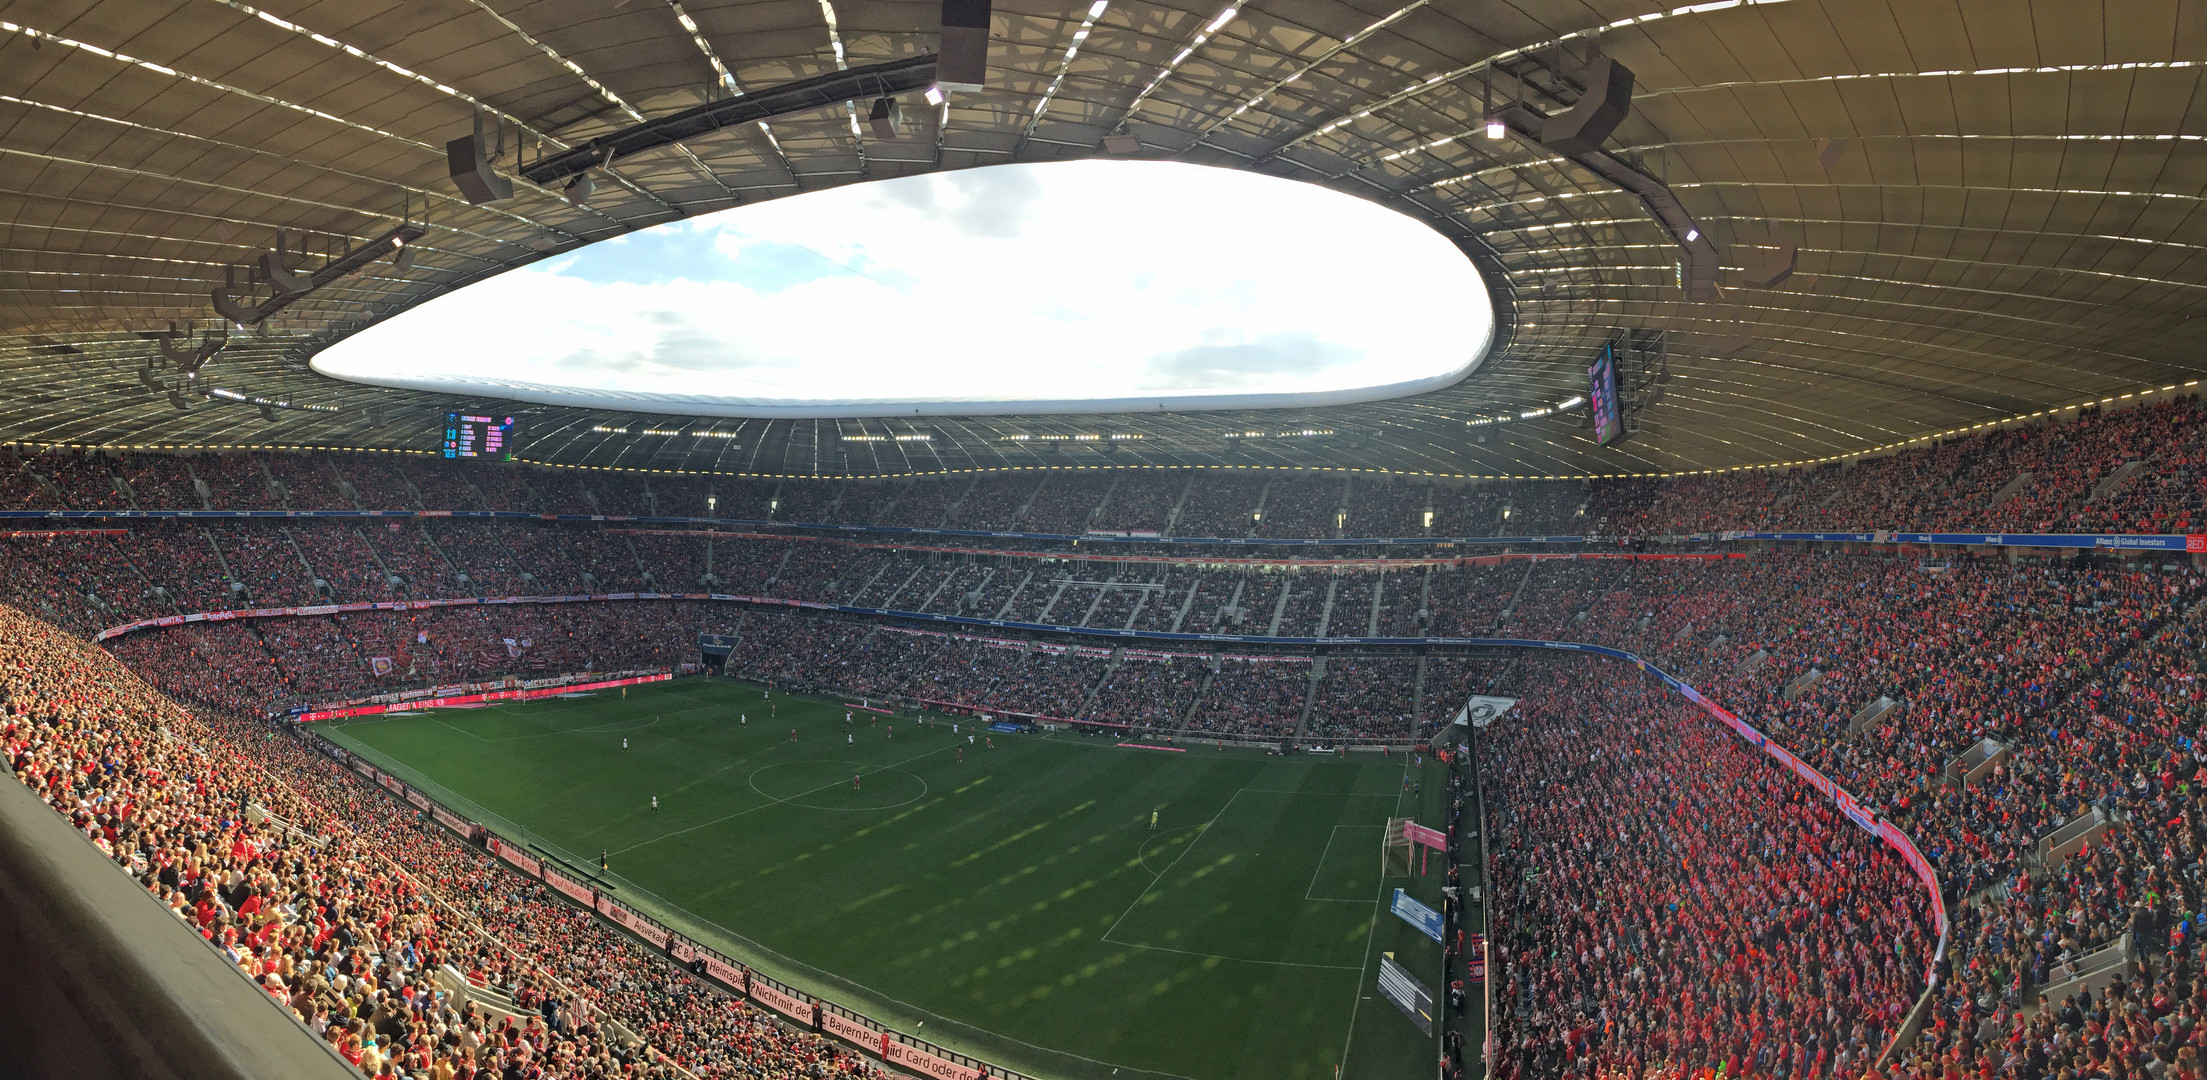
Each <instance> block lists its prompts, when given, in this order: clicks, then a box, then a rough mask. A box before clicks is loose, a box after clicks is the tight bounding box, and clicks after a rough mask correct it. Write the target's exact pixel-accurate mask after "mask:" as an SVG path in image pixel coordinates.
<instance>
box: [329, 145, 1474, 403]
mask: <svg viewBox="0 0 2207 1080" xmlns="http://www.w3.org/2000/svg"><path fill="white" fill-rule="evenodd" d="M1493 332H1494V311H1493V305H1492V303H1491V302H1490V300H1489V299H1488V296H1487V291H1486V287H1485V285H1484V283H1482V282H1481V280H1480V278H1479V275H1478V273H1477V272H1476V271H1475V270H1474V269H1473V268H1472V265H1471V263H1470V262H1469V260H1467V259H1466V258H1465V257H1464V255H1463V254H1462V253H1461V252H1459V251H1458V250H1457V249H1456V247H1455V245H1453V244H1451V243H1450V242H1449V241H1448V240H1446V239H1444V238H1443V237H1442V236H1441V235H1440V234H1438V233H1436V232H1434V231H1433V230H1432V229H1430V228H1428V227H1427V226H1426V225H1425V224H1423V223H1422V222H1419V221H1417V220H1414V219H1412V218H1409V217H1406V216H1404V215H1402V214H1400V213H1397V212H1395V211H1393V210H1390V209H1387V208H1385V207H1382V206H1379V205H1377V204H1375V203H1372V202H1368V201H1366V200H1363V199H1358V198H1355V197H1352V196H1348V195H1343V194H1340V193H1338V192H1334V191H1329V190H1326V189H1324V188H1320V187H1317V186H1315V185H1310V184H1304V183H1298V182H1295V181H1290V180H1281V179H1276V178H1273V177H1266V176H1260V175H1256V174H1253V173H1247V172H1241V171H1236V170H1228V169H1216V168H1208V167H1203V166H1195V165H1182V164H1177V163H1171V162H1135V161H1078V162H1057V163H1049V164H1032V165H1000V166H992V167H988V168H979V169H967V170H962V171H955V172H936V173H927V174H923V175H918V176H908V177H899V178H896V179H892V180H882V181H876V182H872V183H863V184H852V185H848V186H845V187H839V188H832V189H828V190H824V191H818V192H812V193H807V194H803V195H796V196H791V197H789V198H784V199H776V200H772V201H768V202H761V203H757V204H754V205H749V206H741V207H736V208H734V209H730V210H723V211H719V212H717V213H713V214H707V215H702V216H699V217H696V218H691V219H688V220H684V221H678V222H671V223H668V224H665V225H659V226H654V227H652V228H649V229H644V230H641V231H639V232H635V233H630V234H628V235H625V236H621V237H618V238H615V239H612V240H608V241H604V242H602V243H597V244H592V245H590V246H588V247H585V248H582V249H580V250H578V251H575V252H572V253H568V254H564V255H560V256H557V257H554V258H550V259H546V260H543V261H541V262H537V263H534V264H532V265H529V266H526V267H522V268H520V269H516V270H510V271H507V272H506V273H504V274H500V275H499V276H497V277H494V278H491V279H489V280H486V281H482V282H479V283H477V284H474V285H470V286H467V287H465V288H462V289H459V290H456V291H454V292H451V293H448V294H446V295H444V296H441V297H439V298H437V299H435V300H431V301H429V302H428V303H425V304H422V305H419V306H418V307H415V308H413V309H411V310H409V311H406V312H403V313H401V314H399V315H397V316H394V317H392V318H390V319H387V320H385V321H383V322H381V323H379V324H377V325H375V326H371V327H369V328H368V329H366V330H363V331H361V332H359V333H357V334H354V335H352V336H351V337H349V338H347V339H345V340H344V341H341V342H339V343H337V344H336V345H333V346H331V347H330V348H328V349H326V350H324V351H323V352H322V353H321V354H320V355H318V356H317V357H316V358H315V359H314V368H315V370H317V371H320V372H322V373H323V374H325V375H330V376H334V377H336V378H340V379H348V380H352V381H356V382H364V383H372V384H378V385H384V386H396V387H408V388H413V389H420V390H433V391H445V392H452V393H462V394H494V395H497V396H501V397H510V398H515V399H519V400H523V401H533V402H541V403H545V404H556V405H579V406H586V407H602V408H617V409H627V410H644V411H658V412H669V413H682V414H690V415H707V416H795V417H802V416H896V415H902V416H911V415H915V414H918V415H970V414H989V413H1014V412H1026V413H1033V412H1056V413H1079V412H1117V411H1128V410H1156V409H1169V410H1185V409H1199V408H1261V407H1270V406H1286V405H1315V404H1336V403H1343V402H1353V401H1370V400H1375V399H1379V398H1386V397H1394V396H1398V395H1403V394H1410V393H1418V392H1421V391H1425V390H1430V389H1433V388H1435V387H1439V386H1445V385H1447V384H1449V383H1452V382H1455V381H1456V380H1457V379H1459V378H1461V377H1463V376H1464V375H1465V374H1467V373H1468V372H1469V371H1470V370H1471V368H1472V367H1473V366H1474V365H1476V364H1477V362H1478V361H1479V360H1480V359H1481V358H1482V357H1483V356H1484V355H1485V353H1486V349H1487V346H1488V344H1489V342H1490V341H1491V339H1492V337H1493Z"/></svg>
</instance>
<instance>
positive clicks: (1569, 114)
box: [1540, 56, 1632, 157]
mask: <svg viewBox="0 0 2207 1080" xmlns="http://www.w3.org/2000/svg"><path fill="white" fill-rule="evenodd" d="M1631 111H1632V69H1631V68H1628V67H1626V66H1624V65H1623V64H1620V63H1618V62H1617V61H1615V60H1612V59H1610V58H1609V57H1606V56H1603V57H1599V58H1597V59H1595V61H1594V63H1593V65H1592V66H1590V67H1588V68H1587V69H1586V96H1585V97H1582V98H1580V99H1579V103H1578V104H1576V105H1573V106H1571V107H1570V108H1568V109H1565V110H1564V111H1562V112H1560V113H1557V114H1556V115H1554V116H1551V117H1549V118H1548V119H1547V120H1546V121H1544V122H1543V123H1542V124H1541V125H1540V142H1541V145H1543V146H1546V147H1547V148H1548V149H1550V150H1553V151H1555V152H1556V153H1559V154H1562V155H1563V156H1565V157H1577V156H1579V155H1581V154H1591V153H1593V152H1594V151H1596V150H1599V149H1601V146H1602V140H1604V139H1607V138H1609V133H1610V132H1612V131H1615V130H1617V125H1618V124H1621V123H1623V122H1624V119H1625V115H1626V114H1627V113H1630V112H1631Z"/></svg>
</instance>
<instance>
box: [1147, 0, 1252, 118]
mask: <svg viewBox="0 0 2207 1080" xmlns="http://www.w3.org/2000/svg"><path fill="white" fill-rule="evenodd" d="M1239 14H1241V8H1240V7H1238V6H1235V7H1228V8H1227V9H1226V10H1224V11H1221V12H1219V13H1218V17H1217V18H1214V19H1212V20H1211V21H1210V23H1209V24H1208V25H1206V26H1204V28H1203V29H1202V31H1201V32H1199V33H1197V34H1196V36H1195V40H1194V41H1190V42H1189V43H1188V44H1187V46H1186V47H1184V48H1182V49H1181V50H1180V52H1179V54H1178V55H1176V56H1174V57H1173V58H1172V60H1171V61H1170V62H1168V63H1167V64H1166V65H1165V66H1164V67H1163V68H1162V69H1160V70H1159V71H1158V72H1157V77H1156V78H1153V79H1151V80H1150V81H1149V85H1148V86H1145V87H1143V88H1142V92H1141V93H1139V94H1136V95H1134V100H1133V101H1130V102H1128V103H1127V107H1126V112H1125V113H1124V114H1123V116H1124V118H1126V119H1131V118H1133V116H1134V114H1135V113H1137V112H1140V111H1141V109H1142V106H1143V104H1145V103H1147V102H1148V101H1149V97H1150V95H1151V94H1154V93H1156V92H1157V88H1158V87H1160V86H1163V85H1164V84H1165V80H1166V79H1169V78H1171V77H1172V73H1173V72H1175V71H1178V70H1180V65H1181V64H1184V63H1186V62H1187V60H1188V58H1189V57H1191V56H1194V55H1195V51H1196V50H1197V49H1200V48H1202V47H1203V43H1204V42H1206V41H1209V40H1211V36H1212V35H1213V34H1216V33H1218V32H1219V31H1220V30H1224V29H1225V28H1226V25H1227V24H1228V23H1231V22H1233V21H1234V17H1235V16H1236V15H1239ZM1121 122H1122V123H1123V122H1124V120H1122V121H1121Z"/></svg>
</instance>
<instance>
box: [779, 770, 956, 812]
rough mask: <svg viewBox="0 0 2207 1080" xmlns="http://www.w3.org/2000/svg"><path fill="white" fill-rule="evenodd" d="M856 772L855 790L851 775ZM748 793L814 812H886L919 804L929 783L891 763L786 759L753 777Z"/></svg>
mask: <svg viewBox="0 0 2207 1080" xmlns="http://www.w3.org/2000/svg"><path fill="white" fill-rule="evenodd" d="M853 773H857V774H859V782H858V786H857V787H855V788H854V787H852V786H851V775H852V774H853ZM751 790H753V791H756V792H758V793H759V794H761V795H764V796H766V797H767V798H769V799H773V800H774V801H776V802H780V803H787V804H789V805H791V806H802V807H806V808H808V809H812V810H887V809H889V808H891V807H896V806H903V805H905V804H907V803H914V802H918V801H919V800H920V798H921V797H922V796H924V795H926V794H927V781H925V780H922V779H920V778H919V776H918V775H916V774H914V773H912V772H910V771H909V770H906V769H900V768H898V767H896V766H894V765H890V766H881V765H862V764H860V763H858V762H854V761H826V760H819V761H784V762H779V763H777V764H773V765H768V766H766V767H765V768H763V769H760V770H758V771H757V772H754V773H752V774H751Z"/></svg>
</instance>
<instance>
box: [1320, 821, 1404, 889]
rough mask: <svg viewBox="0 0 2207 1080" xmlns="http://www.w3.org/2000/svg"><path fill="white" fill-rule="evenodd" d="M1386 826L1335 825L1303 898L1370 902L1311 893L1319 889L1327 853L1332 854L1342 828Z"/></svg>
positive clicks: (1378, 826) (1377, 827)
mask: <svg viewBox="0 0 2207 1080" xmlns="http://www.w3.org/2000/svg"><path fill="white" fill-rule="evenodd" d="M1386 827H1387V826H1385V825H1336V826H1334V827H1333V832H1331V833H1328V834H1327V835H1326V848H1325V850H1324V851H1321V852H1319V853H1318V868H1317V869H1315V870H1312V871H1311V872H1310V886H1309V887H1308V888H1306V889H1304V890H1303V899H1304V900H1306V901H1308V902H1310V903H1313V904H1363V903H1369V901H1365V900H1344V899H1342V898H1340V897H1338V896H1312V895H1311V893H1313V892H1315V891H1317V889H1318V875H1320V874H1323V873H1325V872H1326V856H1327V855H1329V854H1332V852H1333V840H1334V837H1336V836H1339V835H1341V830H1343V829H1385V828H1386Z"/></svg>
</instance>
